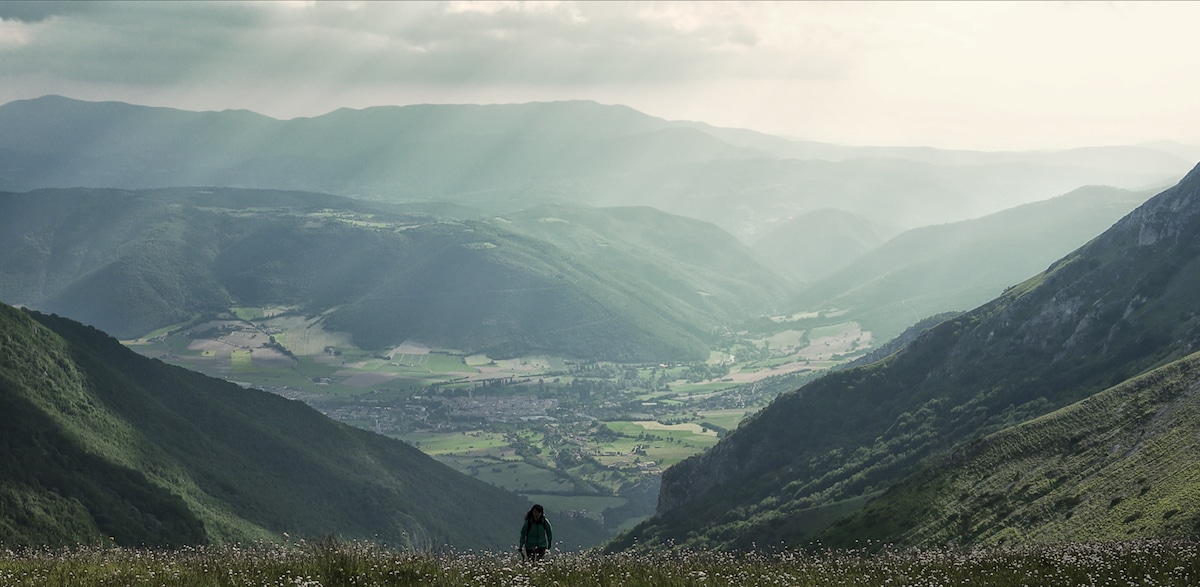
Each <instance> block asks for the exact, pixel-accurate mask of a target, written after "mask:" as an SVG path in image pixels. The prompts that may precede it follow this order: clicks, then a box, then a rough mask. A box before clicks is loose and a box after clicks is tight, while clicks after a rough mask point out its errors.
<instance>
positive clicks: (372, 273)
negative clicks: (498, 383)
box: [0, 188, 787, 360]
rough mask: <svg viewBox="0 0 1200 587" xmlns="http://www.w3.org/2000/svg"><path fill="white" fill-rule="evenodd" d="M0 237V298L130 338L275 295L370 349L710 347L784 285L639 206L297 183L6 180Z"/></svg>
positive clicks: (590, 352)
mask: <svg viewBox="0 0 1200 587" xmlns="http://www.w3.org/2000/svg"><path fill="white" fill-rule="evenodd" d="M0 245H2V246H0V251H2V252H0V299H2V300H4V301H6V302H8V303H13V304H20V305H24V306H28V307H32V308H37V309H40V310H43V311H46V312H54V313H60V314H63V315H65V316H70V317H72V318H75V319H77V320H80V321H83V322H85V323H88V324H91V325H94V326H96V327H98V328H101V329H102V330H104V331H106V332H109V333H111V334H113V335H116V336H118V337H124V338H136V337H139V336H142V335H144V334H146V333H147V332H150V331H151V330H154V329H158V328H163V327H167V326H171V325H174V324H177V323H180V322H186V321H188V320H191V319H192V318H193V317H195V316H196V315H198V314H211V313H217V312H223V311H228V309H229V308H230V306H231V305H250V306H256V305H257V306H267V305H276V306H278V305H282V306H291V307H296V308H298V309H299V310H300V311H303V312H305V313H307V315H309V316H317V315H323V316H324V320H325V322H326V324H327V326H328V327H329V328H331V329H334V330H338V331H342V332H347V333H350V334H351V335H352V336H353V338H354V341H355V343H356V344H357V345H359V346H360V347H362V348H367V349H380V348H385V347H387V346H388V345H396V344H399V343H401V342H403V341H404V340H408V339H415V340H420V341H423V342H425V343H427V344H435V345H442V346H444V347H448V348H455V349H462V350H467V351H473V352H486V353H491V354H492V355H493V356H501V357H505V356H519V355H522V354H533V353H538V352H548V351H550V350H553V351H555V352H556V353H558V354H559V355H564V356H575V357H580V358H591V359H610V360H679V359H704V358H706V357H707V356H708V343H707V342H706V338H707V337H709V336H710V334H711V332H712V331H713V330H714V329H716V328H718V327H719V326H722V325H724V324H727V323H729V322H732V321H737V320H741V319H743V318H744V317H745V316H747V315H752V314H754V313H757V312H763V311H766V309H767V308H769V307H770V304H772V303H773V302H776V301H778V300H781V299H783V298H784V297H785V294H786V292H787V285H786V283H785V282H784V281H783V280H782V279H780V278H778V277H776V276H774V274H772V273H771V272H769V271H767V270H766V269H764V268H762V266H761V265H759V264H758V263H757V262H756V261H755V260H754V259H753V257H752V254H751V253H750V252H749V250H748V248H747V247H745V246H744V245H741V244H740V243H739V242H737V241H736V240H735V239H734V238H732V237H731V236H729V235H728V234H726V233H724V232H722V231H720V230H719V229H717V228H716V227H715V226H712V225H711V224H707V223H703V222H699V221H695V220H691V219H687V218H682V217H678V216H672V215H668V214H664V213H662V212H658V211H656V210H653V209H649V208H614V209H606V210H599V211H588V210H582V209H577V208H571V207H565V206H556V207H552V208H545V207H544V208H540V209H532V210H527V211H525V212H522V213H520V214H517V215H514V216H512V217H511V218H490V219H483V220H462V221H451V220H445V219H439V218H435V217H430V216H427V215H423V214H409V213H406V212H405V211H404V210H403V209H401V208H398V207H396V206H390V205H385V204H380V203H369V202H362V201H360V200H353V199H348V198H341V197H336V196H327V195H320V194H308V193H298V192H280V191H268V190H234V189H222V188H176V189H165V190H140V191H124V190H96V189H73V190H37V191H34V192H28V193H25V194H0Z"/></svg>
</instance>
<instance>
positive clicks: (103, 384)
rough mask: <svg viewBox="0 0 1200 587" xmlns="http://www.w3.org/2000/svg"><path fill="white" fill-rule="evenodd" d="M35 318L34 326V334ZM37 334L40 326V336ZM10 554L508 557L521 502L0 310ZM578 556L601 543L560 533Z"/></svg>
mask: <svg viewBox="0 0 1200 587" xmlns="http://www.w3.org/2000/svg"><path fill="white" fill-rule="evenodd" d="M35 319H36V322H35ZM38 322H40V324H38ZM0 343H2V344H3V346H4V349H3V350H4V352H3V354H2V356H3V357H4V362H3V363H0V366H2V368H0V383H2V384H3V388H2V391H3V395H2V396H0V400H2V401H3V402H4V403H5V406H4V407H5V408H7V409H5V410H4V411H3V412H2V413H3V414H4V418H5V420H6V423H5V425H4V426H3V427H2V428H0V435H2V437H3V441H4V443H5V445H6V446H7V447H8V451H7V454H8V455H9V458H8V459H7V460H9V461H10V462H8V463H7V464H6V465H5V467H4V468H3V473H2V474H0V479H2V482H0V525H2V526H4V527H5V529H6V533H5V541H6V543H8V544H43V543H47V544H69V543H73V542H75V541H83V542H88V541H92V540H96V539H97V538H103V537H107V536H112V537H113V538H114V539H115V541H116V542H118V543H121V544H132V545H136V544H142V543H145V544H176V545H177V544H185V543H189V544H190V543H200V542H228V541H237V540H243V541H244V540H253V539H259V538H272V537H274V538H279V537H281V534H282V533H283V532H288V533H289V534H291V535H292V536H293V537H303V536H308V537H321V536H324V535H327V534H336V535H340V536H344V537H356V538H363V539H378V540H382V541H385V542H388V543H390V544H394V545H413V546H417V547H438V546H440V545H442V544H446V543H451V544H454V545H455V546H457V547H460V548H466V547H474V548H484V547H486V548H503V547H505V546H507V545H508V544H510V543H511V542H512V541H513V539H514V538H513V536H512V534H513V528H512V527H513V524H514V520H519V518H520V516H521V515H522V514H523V512H524V509H525V508H527V507H528V503H526V502H524V501H523V500H522V499H520V498H518V497H517V496H515V495H512V494H509V493H507V492H503V491H500V490H497V489H496V488H494V487H492V486H490V485H487V484H485V483H483V482H480V481H477V480H475V479H471V478H469V477H466V476H464V475H460V474H458V473H456V472H454V471H453V470H451V469H450V468H448V467H445V466H443V465H441V464H439V463H436V462H435V461H434V460H433V459H431V458H429V457H427V456H425V455H423V454H421V453H420V452H419V451H417V450H416V449H414V448H411V447H409V446H407V445H405V444H403V443H401V442H398V441H394V440H391V439H387V438H384V437H382V436H378V435H375V434H371V433H368V432H365V431H362V430H358V429H355V428H351V427H349V426H346V425H342V424H338V423H335V422H333V421H331V420H329V419H327V418H325V417H324V416H322V415H320V414H319V413H317V412H316V411H314V410H312V409H311V408H308V407H307V406H305V405H303V404H301V403H299V402H292V401H288V400H285V399H283V398H279V397H277V396H273V395H270V394H267V393H263V392H259V391H255V390H246V389H242V388H239V387H237V386H236V385H233V384H229V383H226V382H222V381H218V380H214V379H210V378H207V377H204V376H202V375H199V374H196V373H193V372H190V371H187V370H184V369H180V368H176V367H171V366H167V365H164V364H162V363H160V362H158V361H153V360H150V359H145V358H143V357H140V356H138V355H136V354H135V353H133V352H131V351H128V350H127V349H125V348H123V347H122V346H121V345H120V344H119V343H118V342H117V341H116V340H114V339H112V338H109V337H107V336H105V335H104V334H103V333H101V332H99V331H96V330H95V329H92V328H88V327H85V326H82V325H79V324H78V323H74V322H71V321H68V320H65V319H62V318H57V317H52V316H44V315H36V314H35V315H33V316H32V317H31V316H30V315H29V314H26V313H25V312H22V311H19V310H15V309H13V308H11V307H7V306H4V307H2V308H0ZM560 524H561V525H562V526H563V530H562V532H563V536H564V538H567V539H568V540H570V541H571V542H569V544H572V543H574V544H588V543H592V542H594V541H595V540H598V539H599V538H600V535H601V534H600V532H599V530H598V528H594V527H592V526H590V525H588V524H587V523H584V522H576V521H574V520H566V521H563V522H560Z"/></svg>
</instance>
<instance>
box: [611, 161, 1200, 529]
mask: <svg viewBox="0 0 1200 587" xmlns="http://www.w3.org/2000/svg"><path fill="white" fill-rule="evenodd" d="M1198 289H1200V167H1198V168H1197V169H1196V170H1193V171H1192V173H1190V174H1189V175H1188V176H1187V177H1186V178H1184V180H1183V181H1182V182H1180V183H1179V184H1178V185H1176V186H1175V187H1173V188H1171V189H1169V190H1167V191H1165V192H1163V193H1161V194H1159V195H1157V196H1155V197H1154V198H1152V199H1151V200H1149V201H1148V202H1146V203H1145V204H1144V205H1142V206H1141V207H1139V208H1138V209H1136V210H1134V211H1133V212H1132V213H1130V214H1129V215H1127V216H1126V217H1124V218H1122V219H1121V220H1120V221H1118V222H1117V223H1116V224H1115V225H1114V226H1113V227H1112V228H1111V229H1109V230H1108V231H1106V232H1105V233H1104V234H1102V235H1101V236H1099V237H1097V238H1096V239H1094V240H1092V241H1091V242H1089V243H1088V244H1087V245H1085V246H1084V247H1082V248H1080V249H1078V250H1077V251H1075V252H1073V253H1071V254H1070V255H1068V256H1067V257H1065V258H1063V259H1062V260H1060V261H1058V262H1056V263H1055V264H1053V265H1052V266H1051V267H1050V268H1049V269H1048V270H1047V271H1046V272H1044V273H1043V274H1041V275H1039V276H1037V277H1035V278H1033V279H1030V280H1028V281H1026V282H1024V283H1022V284H1020V285H1018V286H1015V287H1013V288H1011V289H1009V290H1008V291H1007V292H1005V293H1004V294H1003V295H1001V296H1000V297H999V298H997V299H995V300H993V301H992V302H989V303H988V304H985V305H983V306H981V307H979V308H977V309H975V310H973V311H971V312H968V313H965V314H962V315H960V316H957V317H954V318H951V319H949V320H947V321H945V322H942V323H941V324H939V325H937V326H934V327H932V328H930V329H929V330H927V331H925V332H924V333H923V334H922V335H920V336H919V337H918V338H917V339H916V340H915V341H913V342H912V343H910V344H908V345H907V346H905V347H903V349H901V350H900V351H898V352H896V353H894V354H893V355H891V356H889V357H888V358H886V359H883V360H881V361H878V362H876V363H873V364H870V365H866V366H863V367H859V368H855V369H850V370H846V371H840V372H836V373H831V374H829V375H827V376H825V377H824V378H822V379H819V380H817V381H814V382H812V383H810V384H808V385H806V386H804V387H802V388H800V389H798V390H796V391H794V392H790V393H786V394H783V395H781V396H779V397H778V398H777V399H776V400H775V401H774V402H773V403H772V404H771V405H770V406H768V407H767V408H765V409H763V410H762V411H760V412H759V413H757V414H755V415H754V416H752V417H750V418H748V419H747V420H745V421H743V423H742V424H741V426H739V428H738V429H737V430H736V431H734V432H733V433H731V434H730V435H729V436H727V437H726V438H724V439H722V440H721V442H720V443H718V444H717V445H716V447H714V448H713V449H711V450H710V451H708V452H707V453H704V454H703V455H699V456H696V457H693V458H691V459H689V460H687V461H684V462H682V463H680V464H679V465H676V466H675V467H672V468H671V469H669V470H667V471H666V472H665V473H664V476H663V486H662V490H661V493H660V495H659V511H658V513H657V514H656V516H655V517H654V518H652V519H651V520H649V521H647V522H646V523H644V524H642V525H641V526H639V527H637V528H635V529H633V530H632V531H631V532H630V533H628V534H627V535H626V536H625V537H624V539H623V540H622V541H619V542H617V543H616V546H617V547H621V546H630V545H632V541H633V540H637V541H638V542H639V543H640V544H642V545H646V544H664V543H666V542H667V541H669V540H674V541H675V542H677V543H680V544H692V545H703V546H719V547H747V548H748V547H750V545H751V544H752V543H755V542H757V543H758V544H775V543H778V542H779V541H785V542H788V543H792V544H797V543H801V542H803V541H805V540H808V539H811V538H812V537H814V536H816V535H817V533H818V532H819V531H821V530H822V529H823V528H825V527H827V526H828V525H829V524H831V523H833V522H835V521H836V520H837V519H839V518H841V517H844V516H845V515H847V514H849V513H852V512H853V511H855V510H856V509H858V508H859V507H861V506H862V504H863V503H864V500H865V499H867V498H869V497H870V496H873V495H875V494H877V493H878V492H880V491H882V490H885V489H887V488H888V487H891V486H893V485H895V484H897V483H898V482H900V481H901V480H903V479H904V478H906V477H907V476H908V475H910V474H911V473H913V472H914V471H916V470H917V469H918V468H920V467H922V466H923V465H924V464H926V463H928V462H929V460H928V459H931V458H938V457H939V456H940V455H943V454H945V453H946V452H948V451H951V450H954V449H956V448H960V447H962V446H965V445H966V444H967V443H969V442H971V441H973V440H976V439H978V438H981V437H982V436H984V435H986V434H989V433H993V432H998V431H1000V430H1004V429H1006V428H1009V427H1011V426H1014V425H1018V424H1020V423H1022V422H1026V421H1028V420H1030V419H1033V418H1036V417H1038V416H1041V415H1044V414H1048V413H1051V412H1053V411H1055V410H1058V409H1060V408H1063V407H1065V406H1068V405H1070V404H1072V403H1075V402H1077V401H1079V400H1082V399H1084V398H1088V397H1091V396H1093V395H1095V394H1096V393H1098V392H1101V391H1103V390H1105V389H1107V388H1109V387H1111V386H1113V385H1117V384H1120V383H1122V382H1124V381H1126V380H1128V379H1130V378H1132V377H1135V376H1137V375H1138V374H1140V373H1144V372H1146V371H1147V370H1149V369H1152V368H1155V367H1158V366H1161V365H1165V364H1167V363H1169V362H1172V361H1175V360H1178V359H1180V358H1183V357H1185V356H1187V355H1189V354H1191V353H1194V352H1196V351H1197V350H1200V298H1197V297H1196V295H1195V292H1196V291H1198Z"/></svg>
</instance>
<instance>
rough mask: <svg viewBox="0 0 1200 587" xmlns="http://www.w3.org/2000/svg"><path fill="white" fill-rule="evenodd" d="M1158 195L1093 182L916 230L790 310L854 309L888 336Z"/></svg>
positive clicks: (1069, 246)
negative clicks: (972, 217) (1014, 205)
mask: <svg viewBox="0 0 1200 587" xmlns="http://www.w3.org/2000/svg"><path fill="white" fill-rule="evenodd" d="M1152 195H1153V192H1148V191H1141V192H1131V191H1127V190H1121V189H1117V188H1111V187H1097V186H1092V187H1085V188H1080V189H1078V190H1075V191H1073V192H1071V193H1069V194H1066V195H1063V196H1059V197H1057V198H1052V199H1049V200H1045V201H1042V202H1035V203H1032V204H1025V205H1023V206H1018V207H1016V208H1012V209H1009V210H1004V211H1002V212H997V213H995V214H990V215H988V216H984V217H983V218H977V219H973V220H964V221H961V222H954V223H950V224H941V225H937V226H927V227H923V228H917V229H913V230H910V231H907V232H905V233H903V234H900V235H898V236H896V237H895V238H893V239H891V240H889V241H887V242H886V243H884V244H882V245H880V246H878V247H876V248H875V249H872V250H870V251H869V252H866V253H864V254H861V255H859V256H858V258H857V259H851V260H852V261H853V262H852V263H848V265H849V266H848V267H845V268H844V269H842V270H840V271H838V272H836V273H834V274H832V275H828V276H827V277H825V278H824V279H822V280H820V281H818V282H816V283H813V284H811V285H810V286H809V287H808V288H806V289H804V290H803V291H802V292H801V294H800V296H799V297H798V298H797V299H796V300H794V301H793V302H792V303H791V304H790V306H789V307H790V308H792V309H796V310H818V309H827V308H840V309H844V310H849V312H850V314H849V316H848V317H850V318H854V319H858V320H861V321H863V323H864V324H865V325H867V326H868V327H869V328H870V329H871V330H872V332H874V333H876V335H877V336H878V337H880V338H881V339H883V340H887V339H889V338H891V337H893V336H895V335H897V334H899V333H900V332H901V331H902V330H903V329H904V328H906V327H907V326H908V325H910V324H912V323H913V322H915V321H916V320H917V319H919V318H924V317H926V316H932V315H934V314H939V313H941V312H947V311H963V310H969V309H971V308H974V307H976V306H978V305H980V304H982V303H984V302H986V301H988V300H990V299H992V298H994V297H996V296H997V295H999V294H1000V293H1001V292H1002V291H1003V290H1004V288H1006V287H1009V286H1011V285H1013V284H1015V283H1018V282H1020V281H1022V280H1024V279H1025V278H1027V277H1029V276H1030V275H1034V274H1036V273H1038V272H1039V271H1042V270H1044V269H1045V268H1046V267H1047V266H1048V265H1050V263H1052V262H1053V261H1055V260H1057V259H1059V258H1060V257H1062V256H1063V255H1065V254H1067V253H1069V252H1070V251H1072V250H1074V249H1075V248H1077V247H1079V246H1080V245H1081V244H1083V243H1085V242H1087V241H1088V240H1090V239H1092V238H1093V237H1095V236H1096V235H1098V234H1100V233H1101V232H1103V231H1104V230H1105V229H1107V228H1109V227H1110V226H1112V224H1113V223H1114V222H1116V221H1117V220H1118V219H1120V218H1121V217H1122V216H1124V215H1125V214H1128V213H1129V212H1130V211H1131V210H1133V209H1134V208H1136V207H1137V206H1138V205H1140V204H1142V203H1143V202H1145V201H1146V200H1147V199H1149V198H1150V197H1151V196H1152ZM799 251H800V250H794V251H793V253H799Z"/></svg>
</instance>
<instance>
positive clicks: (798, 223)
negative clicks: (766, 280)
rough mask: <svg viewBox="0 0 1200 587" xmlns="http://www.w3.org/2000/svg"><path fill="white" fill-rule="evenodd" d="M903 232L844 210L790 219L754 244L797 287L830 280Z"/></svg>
mask: <svg viewBox="0 0 1200 587" xmlns="http://www.w3.org/2000/svg"><path fill="white" fill-rule="evenodd" d="M899 232H900V229H899V228H898V227H895V226H887V225H883V224H878V223H875V222H871V221H870V220H867V219H866V218H863V217H861V216H858V215H856V214H851V213H849V212H844V211H841V210H813V211H812V212H805V213H802V214H799V215H797V216H796V217H794V218H788V219H787V220H784V221H782V222H779V223H778V224H777V225H776V226H773V227H772V228H771V229H770V231H769V232H767V233H766V234H764V235H762V237H761V238H758V239H756V240H755V241H754V244H753V249H754V252H755V254H757V255H758V257H759V258H760V259H763V261H764V263H765V264H766V265H767V266H768V267H770V268H772V269H774V270H775V271H777V272H778V273H779V274H781V275H784V276H786V277H788V278H790V279H792V280H794V281H795V282H797V283H809V282H813V281H816V280H818V279H821V278H823V277H826V276H828V275H829V274H831V273H834V272H835V271H837V270H839V269H842V268H843V267H846V266H847V265H849V264H851V263H853V262H854V260H855V259H858V258H859V257H861V256H862V255H863V254H865V253H866V252H867V251H870V250H871V249H874V248H875V247H878V246H879V245H881V244H883V243H884V242H886V241H887V240H888V239H890V238H891V237H893V236H895V235H896V234H897V233H899Z"/></svg>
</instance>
